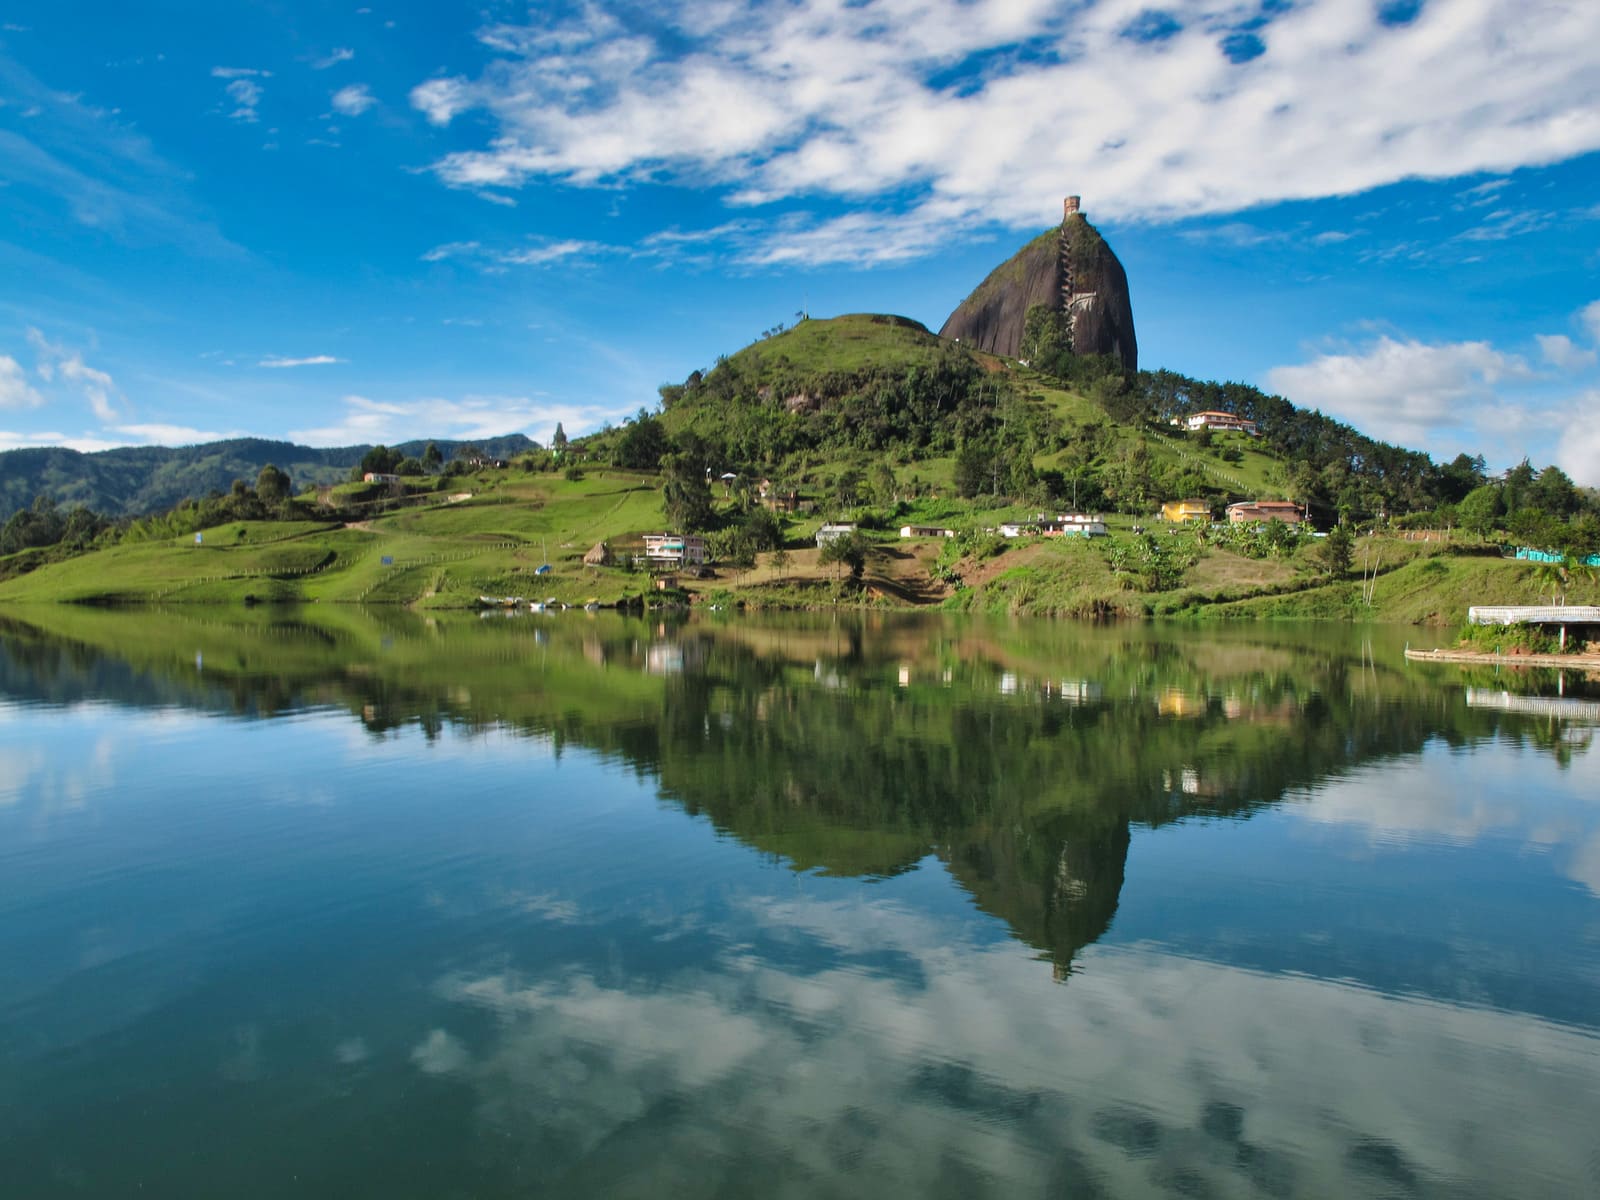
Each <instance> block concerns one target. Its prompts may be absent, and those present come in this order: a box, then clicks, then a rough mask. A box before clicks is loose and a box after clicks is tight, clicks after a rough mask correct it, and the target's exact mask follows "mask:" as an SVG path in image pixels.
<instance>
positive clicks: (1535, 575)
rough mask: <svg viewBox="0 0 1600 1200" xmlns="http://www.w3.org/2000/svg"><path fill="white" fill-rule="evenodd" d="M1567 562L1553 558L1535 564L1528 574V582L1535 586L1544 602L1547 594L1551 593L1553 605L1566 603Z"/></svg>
mask: <svg viewBox="0 0 1600 1200" xmlns="http://www.w3.org/2000/svg"><path fill="white" fill-rule="evenodd" d="M1567 562H1568V560H1567V559H1560V558H1553V559H1550V560H1548V561H1543V562H1537V563H1534V564H1533V569H1532V570H1531V571H1529V572H1528V580H1529V582H1531V583H1532V584H1533V586H1534V591H1535V592H1536V593H1537V595H1538V597H1539V599H1541V600H1543V599H1544V595H1545V593H1546V592H1549V593H1550V602H1551V603H1552V604H1560V603H1564V602H1565V600H1566V597H1567Z"/></svg>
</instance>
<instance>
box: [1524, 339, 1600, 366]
mask: <svg viewBox="0 0 1600 1200" xmlns="http://www.w3.org/2000/svg"><path fill="white" fill-rule="evenodd" d="M1535 340H1536V341H1537V342H1538V343H1539V353H1540V354H1542V355H1543V356H1544V360H1545V362H1547V363H1549V364H1550V365H1551V366H1552V367H1556V368H1558V369H1560V370H1563V371H1577V370H1582V369H1583V368H1584V367H1592V366H1594V364H1595V359H1596V355H1595V352H1594V351H1593V350H1585V349H1584V348H1583V347H1581V346H1579V345H1577V344H1576V343H1574V342H1573V340H1572V339H1571V338H1569V337H1568V336H1567V335H1566V334H1564V333H1541V334H1537V335H1536V336H1535Z"/></svg>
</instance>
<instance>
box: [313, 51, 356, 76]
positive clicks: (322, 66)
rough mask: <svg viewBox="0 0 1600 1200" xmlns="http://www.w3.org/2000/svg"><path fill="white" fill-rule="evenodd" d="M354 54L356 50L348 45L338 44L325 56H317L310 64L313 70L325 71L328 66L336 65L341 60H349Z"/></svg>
mask: <svg viewBox="0 0 1600 1200" xmlns="http://www.w3.org/2000/svg"><path fill="white" fill-rule="evenodd" d="M355 56H356V52H355V51H354V50H351V49H350V48H349V47H348V46H340V47H338V48H337V49H336V50H334V51H333V52H332V53H331V54H329V55H328V56H327V57H326V58H319V59H317V60H316V61H315V62H314V63H312V64H311V69H312V70H313V71H326V70H327V69H328V68H329V67H336V66H338V65H339V64H340V63H342V62H349V61H350V60H351V59H352V58H354V57H355Z"/></svg>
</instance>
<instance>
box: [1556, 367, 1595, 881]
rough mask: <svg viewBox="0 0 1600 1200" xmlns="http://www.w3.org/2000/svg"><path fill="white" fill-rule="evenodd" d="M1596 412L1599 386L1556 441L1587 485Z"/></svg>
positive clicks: (1567, 466) (1576, 407) (1561, 458)
mask: <svg viewBox="0 0 1600 1200" xmlns="http://www.w3.org/2000/svg"><path fill="white" fill-rule="evenodd" d="M1596 414H1600V388H1591V389H1589V390H1588V391H1587V392H1585V393H1584V394H1583V395H1581V396H1579V397H1578V398H1577V399H1576V400H1575V401H1574V402H1573V403H1572V404H1571V405H1569V406H1568V408H1567V412H1566V414H1565V417H1566V419H1565V420H1564V421H1563V423H1562V426H1561V434H1560V439H1559V440H1558V441H1557V443H1556V465H1557V466H1558V467H1560V468H1561V469H1562V470H1563V471H1565V472H1566V473H1567V474H1568V475H1570V476H1572V478H1573V479H1574V480H1576V481H1577V482H1578V483H1581V484H1583V485H1584V486H1586V487H1600V422H1597V420H1596ZM1596 878H1597V879H1600V875H1597V876H1596Z"/></svg>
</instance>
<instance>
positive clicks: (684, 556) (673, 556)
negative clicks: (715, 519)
mask: <svg viewBox="0 0 1600 1200" xmlns="http://www.w3.org/2000/svg"><path fill="white" fill-rule="evenodd" d="M644 556H645V558H646V559H647V560H648V561H649V563H650V565H651V566H656V565H661V566H673V567H678V566H687V565H691V564H700V563H704V562H705V561H706V540H705V538H703V537H700V536H698V535H696V534H692V533H687V534H686V533H647V534H645V535H644Z"/></svg>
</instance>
